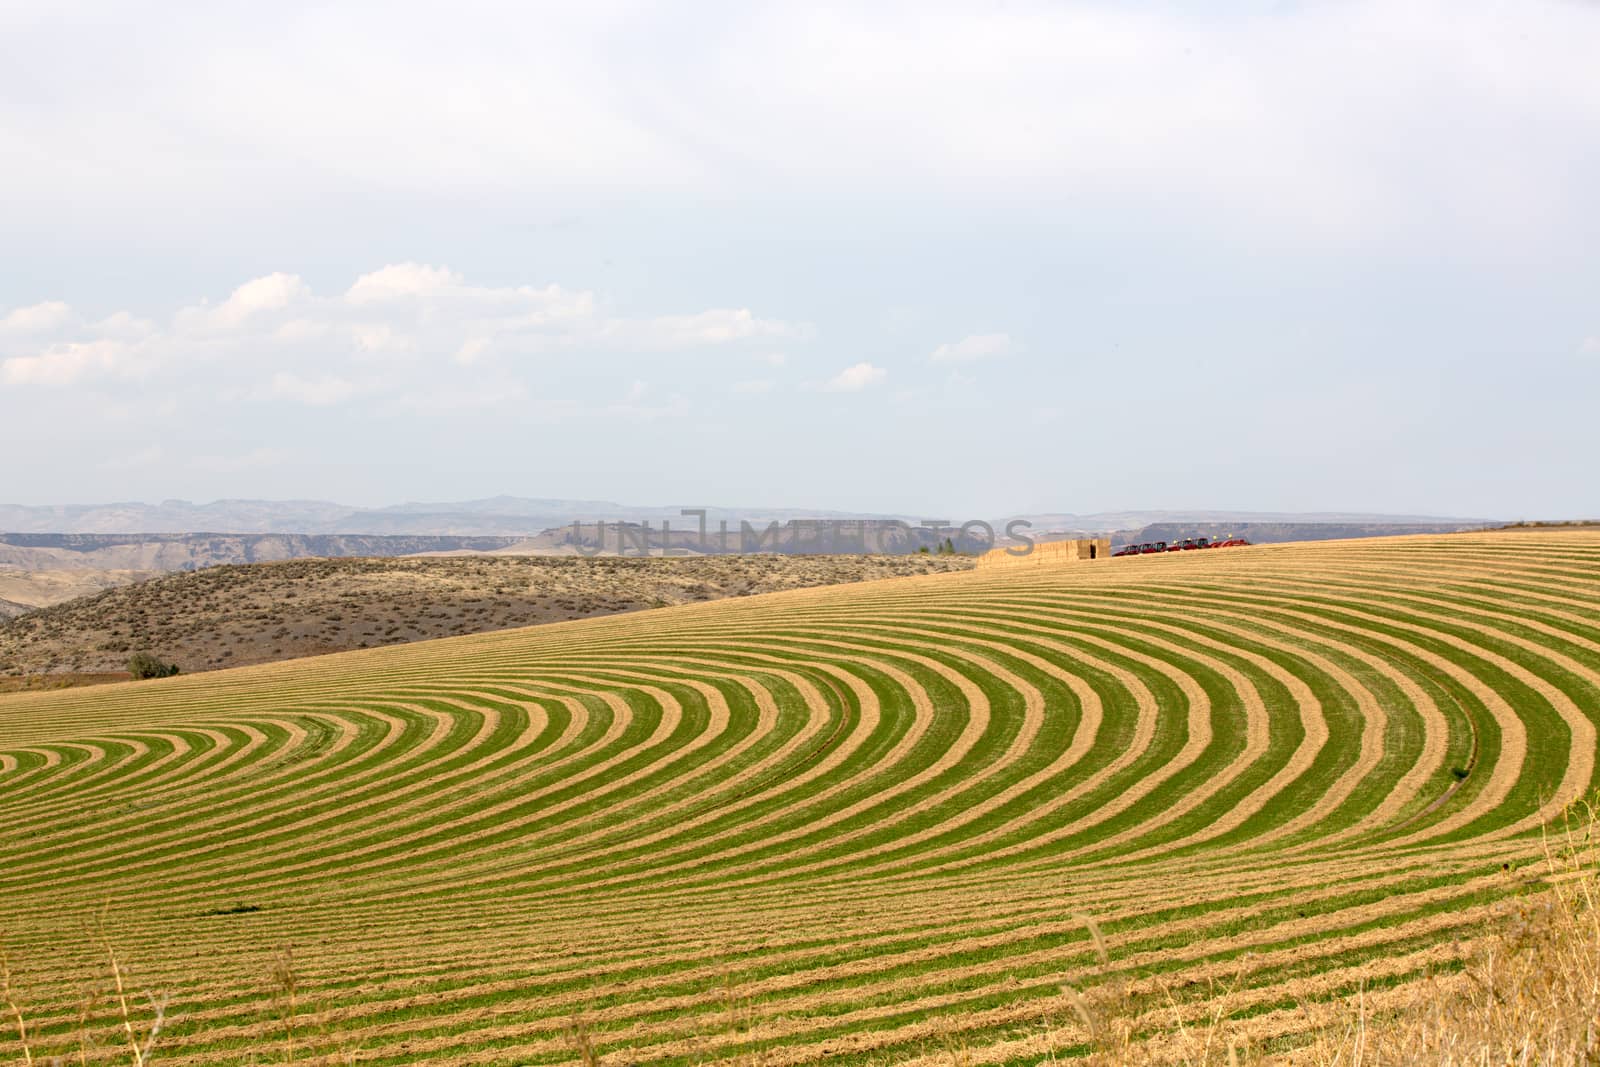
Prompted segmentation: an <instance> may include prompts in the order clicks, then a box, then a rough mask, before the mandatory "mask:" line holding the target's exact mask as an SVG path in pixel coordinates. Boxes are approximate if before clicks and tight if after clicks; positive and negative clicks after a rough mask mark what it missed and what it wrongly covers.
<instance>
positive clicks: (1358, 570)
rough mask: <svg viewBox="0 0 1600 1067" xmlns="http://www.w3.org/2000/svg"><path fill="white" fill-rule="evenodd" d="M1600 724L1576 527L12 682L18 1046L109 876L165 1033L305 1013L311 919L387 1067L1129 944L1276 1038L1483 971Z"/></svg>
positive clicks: (847, 1003)
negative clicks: (1498, 908)
mask: <svg viewBox="0 0 1600 1067" xmlns="http://www.w3.org/2000/svg"><path fill="white" fill-rule="evenodd" d="M1597 716H1600V535H1596V534H1593V533H1554V532H1552V533H1537V534H1534V533H1529V534H1521V535H1517V536H1498V535H1465V536H1454V537H1424V538H1399V539H1392V540H1383V541H1359V542H1342V543H1320V544H1310V545H1287V546H1268V547H1263V548H1254V549H1248V550H1237V551H1230V552H1215V553H1183V554H1176V555H1168V556H1156V557H1133V558H1130V559H1126V560H1115V561H1106V562H1104V563H1095V564H1070V565H1063V566H1060V567H1038V568H1003V569H995V570H992V571H983V572H974V573H966V574H949V575H939V576H931V577H927V578H909V579H896V580H890V581H881V582H871V583H865V584H861V585H857V586H846V587H834V588H827V589H820V590H808V591H799V592H793V593H780V594H774V595H771V596H766V597H755V598H750V599H747V600H741V601H735V602H718V603H713V604H705V605H695V606H690V607H684V608H670V609H664V610H661V611H657V612H651V613H646V614H641V615H633V616H623V617H617V618H608V619H599V620H594V621H588V622H577V623H565V624H558V625H552V626H545V627H540V628H534V629H528V630H519V631H508V632H502V633H496V634H492V635H484V636H479V637H467V638H459V639H453V640H449V641H440V642H433V643H428V644H420V645H412V646H407V647H402V648H392V649H382V650H375V651H372V652H361V653H352V654H348V655H340V656H329V657H322V658H319V659H315V660H307V661H300V662H291V663H282V664H275V665H270V666H263V667H255V668H247V669H243V670H237V671H231V672H224V673H217V674H209V675H200V676H194V677H190V678H179V679H173V680H168V681H162V682H158V683H146V684H134V685H127V686H112V687H105V688H100V689H89V690H79V691H66V692H58V693H46V694H19V695H15V696H9V697H4V698H0V908H3V911H0V926H3V927H4V928H5V930H6V932H7V933H8V935H9V945H10V955H11V959H12V968H13V970H14V971H15V983H14V984H15V987H16V988H17V989H18V990H19V991H21V995H22V999H23V1001H24V1003H23V1005H22V1006H23V1007H24V1009H25V1012H26V1014H27V1017H28V1019H29V1025H30V1040H31V1041H32V1042H33V1044H34V1048H35V1056H36V1058H39V1057H41V1056H47V1055H50V1054H55V1053H66V1052H67V1051H69V1050H73V1051H74V1052H75V1050H76V1041H77V1038H76V1035H77V1033H78V1031H79V1007H78V1005H79V1002H80V997H81V994H82V992H83V991H84V990H85V989H88V988H90V987H93V986H94V985H96V983H98V982H103V981H104V964H103V963H102V962H101V961H100V958H99V957H98V956H97V955H96V948H95V946H94V945H93V944H92V943H91V939H89V938H86V937H85V935H84V933H83V920H84V919H85V917H87V916H89V915H91V914H93V913H94V912H95V911H96V910H97V909H98V908H99V907H100V906H101V905H102V904H104V903H105V902H107V901H109V911H108V913H107V919H106V925H107V928H108V930H109V933H110V934H111V936H112V938H113V940H114V941H115V943H116V945H117V947H118V949H119V951H120V953H121V955H122V957H123V958H125V959H128V960H132V961H134V962H135V963H136V967H135V970H134V973H133V979H134V981H135V982H136V984H137V986H138V988H140V989H151V990H156V991H160V992H164V993H166V994H167V995H168V996H169V998H170V999H169V1007H168V1009H167V1021H166V1024H165V1028H164V1030H163V1032H162V1033H161V1035H160V1038H159V1046H160V1048H161V1051H162V1059H163V1060H164V1061H165V1062H171V1063H194V1064H202V1063H203V1064H221V1063H245V1062H257V1061H258V1058H259V1056H261V1055H262V1054H263V1053H262V1051H261V1050H263V1049H264V1048H267V1047H269V1046H270V1047H272V1048H275V1049H276V1050H277V1052H276V1053H274V1054H279V1053H282V1052H283V1051H284V1050H283V1043H284V1041H285V1040H286V1031H285V1024H284V1019H283V1004H282V997H281V996H277V997H275V996H274V995H273V994H272V993H271V992H270V991H269V990H268V988H267V984H266V982H265V979H264V976H265V975H266V974H267V973H268V972H269V969H270V961H271V959H272V958H273V954H274V953H275V951H277V950H278V949H279V948H280V946H283V945H287V944H292V945H293V946H294V959H295V966H296V968H297V971H298V975H297V981H298V992H297V996H298V1005H297V1012H298V1016H297V1022H296V1027H297V1031H296V1036H294V1037H293V1038H292V1039H291V1040H292V1041H294V1042H297V1043H298V1053H299V1055H301V1056H302V1057H306V1056H310V1055H313V1054H319V1053H329V1052H332V1051H334V1050H337V1051H339V1052H340V1053H341V1054H342V1055H344V1056H346V1057H348V1059H350V1060H351V1061H354V1062H360V1063H413V1062H424V1061H437V1062H450V1063H483V1064H490V1063H493V1064H512V1063H543V1062H568V1061H572V1060H574V1059H576V1058H579V1057H580V1055H581V1053H582V1050H583V1047H584V1043H585V1042H587V1043H588V1044H590V1045H592V1047H593V1049H594V1050H595V1051H596V1052H597V1053H598V1054H599V1055H600V1057H601V1058H602V1060H603V1061H604V1062H614V1063H627V1062H668V1063H672V1062H680V1063H689V1062H704V1061H707V1060H714V1059H727V1058H734V1057H741V1056H745V1055H747V1054H759V1058H760V1059H761V1061H762V1062H767V1063H774V1064H781V1063H792V1062H793V1063H798V1062H810V1061H816V1060H820V1059H822V1058H824V1057H826V1058H827V1059H828V1060H829V1062H836V1063H837V1062H851V1063H854V1062H860V1063H867V1062H872V1063H882V1062H891V1061H899V1060H915V1059H918V1058H921V1057H926V1056H930V1055H933V1054H936V1053H938V1052H939V1050H941V1049H946V1048H950V1047H955V1046H959V1047H961V1048H962V1049H964V1050H965V1052H964V1055H965V1056H966V1057H967V1058H968V1059H970V1060H971V1061H972V1062H1006V1061H1010V1060H1016V1061H1018V1062H1029V1063H1032V1062H1037V1061H1038V1059H1039V1058H1040V1057H1041V1056H1042V1055H1045V1054H1050V1053H1053V1054H1054V1055H1056V1056H1057V1057H1070V1056H1071V1055H1073V1054H1074V1053H1075V1052H1082V1051H1083V1048H1084V1045H1083V1042H1084V1034H1083V1033H1082V1032H1081V1031H1079V1030H1077V1029H1075V1028H1074V1026H1073V1025H1072V1023H1071V1020H1072V1014H1071V1011H1070V1008H1069V1007H1068V1006H1067V1005H1066V1004H1065V1002H1064V1000H1063V998H1062V995H1061V993H1060V987H1061V984H1062V983H1063V982H1068V983H1071V984H1073V985H1075V986H1077V987H1079V988H1085V989H1092V988H1094V987H1096V986H1097V985H1099V984H1102V983H1107V982H1110V981H1112V980H1126V981H1125V983H1124V988H1125V989H1126V990H1128V991H1129V993H1128V995H1129V996H1130V997H1132V998H1133V1002H1132V1011H1133V1012H1134V1013H1135V1017H1138V1016H1139V1015H1140V1014H1141V1013H1143V1014H1144V1015H1151V1014H1153V1013H1158V1012H1168V1013H1170V1011H1171V1010H1172V1005H1171V1004H1169V1001H1168V998H1169V997H1170V998H1172V1000H1173V1001H1174V1002H1175V1003H1176V1007H1177V1010H1178V1011H1179V1012H1181V1013H1187V1014H1188V1016H1189V1017H1192V1018H1200V1017H1203V1016H1205V1015H1206V1014H1207V1013H1208V1012H1210V1011H1212V1010H1213V1009H1214V1005H1213V1004H1211V1003H1210V998H1212V997H1214V996H1221V995H1225V996H1226V997H1227V998H1229V999H1228V1000H1227V1002H1226V1003H1225V1004H1224V1005H1223V1010H1225V1011H1226V1012H1228V1013H1231V1014H1233V1015H1234V1016H1236V1017H1237V1018H1238V1019H1239V1020H1240V1023H1241V1026H1243V1027H1245V1028H1247V1029H1248V1030H1249V1031H1250V1032H1251V1033H1253V1034H1255V1035H1257V1036H1259V1037H1262V1038H1264V1039H1268V1040H1281V1041H1283V1042H1286V1043H1287V1044H1289V1045H1292V1044H1293V1041H1294V1035H1295V1032H1296V1028H1297V1026H1299V1025H1302V1024H1301V1022H1300V1021H1299V1020H1302V1019H1303V1018H1304V1016H1303V1015H1302V1014H1300V1013H1297V1012H1296V1011H1295V1010H1292V1009H1293V1008H1294V1007H1295V1006H1296V1004H1304V1003H1307V1002H1314V1001H1318V1000H1325V999H1328V998H1333V997H1337V996H1342V995H1346V994H1348V993H1349V992H1350V991H1352V990H1353V989H1356V988H1358V987H1360V988H1362V989H1364V990H1366V991H1368V993H1369V994H1371V993H1372V991H1374V990H1376V991H1378V993H1377V994H1373V995H1378V996H1379V998H1380V999H1379V1001H1378V1002H1381V991H1382V990H1385V989H1393V988H1401V987H1403V986H1404V985H1405V984H1406V983H1409V982H1413V981H1417V980H1420V979H1421V978H1422V977H1423V976H1424V975H1427V974H1431V973H1436V972H1438V971H1440V970H1441V969H1443V970H1449V969H1450V968H1451V967H1453V966H1456V965H1458V961H1459V958H1460V952H1461V951H1462V949H1461V945H1462V944H1463V943H1467V942H1470V939H1471V938H1473V937H1474V936H1476V931H1477V929H1478V927H1477V925H1476V924H1477V923H1478V921H1479V920H1480V919H1481V917H1482V915H1483V914H1484V913H1485V912H1486V911H1487V910H1488V909H1490V908H1491V907H1492V906H1493V905H1494V903H1495V902H1496V901H1498V900H1499V899H1501V898H1502V897H1504V896H1506V895H1508V894H1511V893H1515V892H1518V891H1520V890H1521V889H1523V888H1524V887H1526V885H1527V884H1528V881H1529V875H1528V874H1527V871H1528V869H1529V868H1528V864H1529V861H1531V860H1533V859H1535V858H1536V857H1537V856H1538V855H1539V853H1540V850H1541V843H1540V831H1541V828H1542V827H1544V826H1545V825H1546V824H1547V823H1548V822H1549V821H1550V820H1551V819H1552V818H1554V817H1555V816H1556V814H1557V813H1559V812H1560V811H1561V810H1562V809H1563V808H1564V807H1565V806H1566V805H1568V804H1570V803H1572V802H1573V801H1576V800H1578V799H1580V798H1581V797H1583V796H1585V795H1587V794H1588V793H1589V792H1590V791H1591V790H1592V789H1593V788H1594V786H1595V785H1596V783H1595V780H1594V779H1595V771H1596V768H1595V755H1596V734H1595V720H1596V718H1597ZM1083 912H1087V913H1091V914H1093V915H1095V916H1097V917H1098V918H1099V920H1100V922H1101V925H1102V927H1103V929H1104V930H1105V932H1106V939H1107V942H1108V944H1109V948H1110V953H1111V962H1110V963H1109V964H1101V963H1100V962H1099V961H1098V959H1097V955H1096V952H1095V951H1094V949H1093V947H1092V946H1091V944H1090V943H1089V939H1088V934H1087V931H1086V929H1085V926H1084V924H1083V923H1082V922H1081V921H1079V920H1078V919H1076V918H1074V916H1075V915H1077V914H1079V913H1083ZM1224 990H1225V991H1226V992H1225V994H1224V993H1223V992H1222V991H1224ZM108 1011H109V1008H107V1007H106V1006H105V1005H104V1004H102V1005H100V1006H99V1007H96V1008H95V1009H94V1011H93V1012H92V1013H91V1014H92V1015H94V1013H95V1012H98V1013H99V1014H98V1015H97V1016H95V1017H93V1018H91V1020H90V1024H91V1026H90V1028H91V1030H93V1029H94V1028H95V1027H99V1028H100V1030H101V1031H102V1032H103V1031H104V1030H105V1029H106V1028H107V1027H108V1026H109V1025H110V1017H109V1015H108V1014H107V1012H108ZM575 1019H576V1020H578V1026H577V1028H576V1030H575V1029H574V1020H575ZM578 1032H581V1033H582V1034H584V1035H586V1036H584V1037H581V1038H579V1037H575V1036H574V1034H575V1033H578ZM8 1040H11V1041H13V1043H14V1041H15V1033H14V1032H13V1033H12V1034H11V1035H10V1037H9V1038H8ZM3 1049H4V1046H0V1050H3ZM97 1054H98V1055H101V1056H103V1057H110V1056H111V1053H110V1052H109V1051H106V1050H101V1051H100V1052H98V1053H96V1052H94V1051H93V1050H91V1058H92V1057H93V1056H94V1055H97Z"/></svg>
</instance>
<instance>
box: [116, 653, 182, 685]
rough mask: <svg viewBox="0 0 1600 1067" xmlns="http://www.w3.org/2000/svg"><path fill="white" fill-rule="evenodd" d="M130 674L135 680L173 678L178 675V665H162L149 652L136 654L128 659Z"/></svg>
mask: <svg viewBox="0 0 1600 1067" xmlns="http://www.w3.org/2000/svg"><path fill="white" fill-rule="evenodd" d="M128 673H129V674H132V675H133V676H134V677H135V678H140V679H143V678H171V677H172V676H173V675H174V674H177V673H178V665H177V664H176V663H162V662H161V661H160V660H159V659H157V658H156V657H155V656H153V655H151V654H150V653H148V652H135V653H134V654H133V655H132V656H130V657H129V658H128Z"/></svg>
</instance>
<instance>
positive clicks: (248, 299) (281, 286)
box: [211, 273, 311, 327]
mask: <svg viewBox="0 0 1600 1067" xmlns="http://www.w3.org/2000/svg"><path fill="white" fill-rule="evenodd" d="M310 296H311V290H310V289H309V288H307V287H306V283H305V282H303V281H301V280H300V278H299V276H298V275H294V274H283V273H277V274H268V275H266V276H265V277H262V278H256V279H254V280H253V281H248V282H245V283H244V284H243V285H241V286H239V288H237V289H235V290H234V291H233V293H232V295H230V296H229V297H228V299H227V300H224V301H223V302H222V304H221V305H220V306H218V308H217V309H216V310H215V311H213V312H212V313H211V321H212V323H213V324H215V325H217V326H222V327H233V326H239V325H241V324H242V323H244V322H245V320H247V319H249V318H250V317H251V316H252V315H255V314H257V313H258V312H263V311H281V310H283V309H284V308H286V307H288V306H289V305H290V304H293V303H295V302H296V301H299V300H305V299H307V298H308V297H310Z"/></svg>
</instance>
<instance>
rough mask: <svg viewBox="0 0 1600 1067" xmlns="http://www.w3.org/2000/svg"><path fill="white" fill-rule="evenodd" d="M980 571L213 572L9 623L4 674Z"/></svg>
mask: <svg viewBox="0 0 1600 1067" xmlns="http://www.w3.org/2000/svg"><path fill="white" fill-rule="evenodd" d="M969 566H971V560H969V559H966V558H964V557H937V556H722V557H707V558H694V559H665V558H649V559H621V558H596V559H583V558H578V557H570V556H569V557H493V556H461V557H443V558H398V559H303V560H288V561H285V562H279V563H256V564H248V565H243V566H226V567H212V568H208V569H206V570H201V571H195V572H192V573H187V574H173V575H167V576H164V577H161V578H157V579H154V580H152V581H148V582H143V583H140V584H136V585H131V586H127V587H123V588H117V589H112V590H108V591H107V592H105V593H102V594H100V595H97V596H92V597H86V598H83V599H81V600H76V601H72V602H69V603H66V604H61V605H59V606H56V607H53V608H50V609H47V610H43V611H37V612H33V613H31V614H29V615H27V616H26V617H23V618H19V619H16V620H13V621H11V622H9V623H0V674H5V673H8V672H9V673H18V672H20V673H24V674H36V673H42V672H62V671H73V672H79V671H91V672H92V671H115V670H121V669H122V667H123V665H124V664H125V663H126V661H127V659H128V656H129V654H130V653H132V652H136V651H148V652H152V653H155V654H156V655H159V656H160V657H162V658H163V659H165V660H168V661H171V662H175V663H177V664H178V665H179V666H180V667H182V668H183V669H184V670H185V671H189V672H193V671H200V670H210V669H214V668H218V667H230V666H243V665H245V664H251V663H264V662H270V661H273V660H280V659H287V658H294V657H299V656H310V655H318V654H321V653H326V652H340V651H345V650H348V649H356V648H369V647H374V646H378V645H391V644H402V643H405V642H408V641H418V640H424V639H427V638H434V637H455V636H459V635H461V634H472V633H484V632H487V631H490V630H503V629H506V628H507V627H512V626H529V625H533V624H535V623H545V622H559V621H562V620H567V619H579V618H588V617H591V616H597V615H611V614H616V613H618V612H624V611H636V610H639V609H641V608H650V607H664V606H667V605H670V604H682V603H690V602H694V601H702V600H718V599H721V598H722V597H728V596H745V595H749V594H753V593H767V592H773V591H775V590H780V589H796V588H802V587H808V586H816V585H831V584H835V583H838V582H854V581H863V580H868V579H873V578H889V577H897V576H902V575H911V574H929V573H934V572H942V571H947V570H962V569H965V568H967V567H969Z"/></svg>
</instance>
